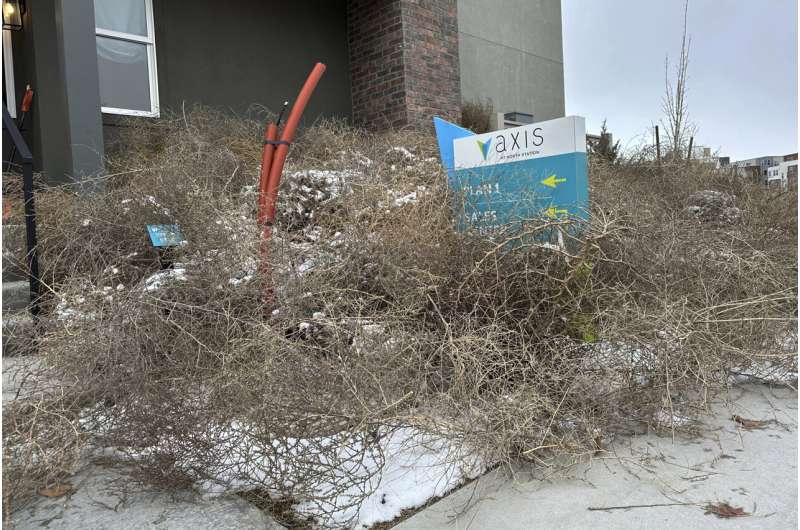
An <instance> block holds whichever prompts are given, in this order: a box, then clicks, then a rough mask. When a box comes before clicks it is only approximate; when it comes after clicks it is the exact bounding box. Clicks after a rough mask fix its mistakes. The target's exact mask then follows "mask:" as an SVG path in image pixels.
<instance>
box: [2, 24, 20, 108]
mask: <svg viewBox="0 0 800 530" xmlns="http://www.w3.org/2000/svg"><path fill="white" fill-rule="evenodd" d="M3 76H4V77H3V83H5V87H6V108H8V115H9V116H11V117H12V118H15V119H16V117H17V92H16V88H15V85H14V52H13V50H12V49H11V30H10V29H4V30H3Z"/></svg>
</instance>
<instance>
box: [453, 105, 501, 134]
mask: <svg viewBox="0 0 800 530" xmlns="http://www.w3.org/2000/svg"><path fill="white" fill-rule="evenodd" d="M492 114H494V105H493V104H492V101H491V100H489V99H486V100H480V99H479V100H475V101H465V102H464V103H463V104H462V105H461V126H462V127H464V128H466V129H469V130H470V131H472V132H474V133H477V134H482V133H487V132H489V131H491V130H492Z"/></svg>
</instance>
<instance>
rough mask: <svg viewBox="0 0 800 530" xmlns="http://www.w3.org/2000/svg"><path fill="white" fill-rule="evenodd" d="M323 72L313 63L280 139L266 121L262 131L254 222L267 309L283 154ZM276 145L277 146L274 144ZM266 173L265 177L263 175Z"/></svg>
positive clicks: (270, 303) (271, 289) (273, 127)
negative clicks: (271, 241)
mask: <svg viewBox="0 0 800 530" xmlns="http://www.w3.org/2000/svg"><path fill="white" fill-rule="evenodd" d="M323 73H325V65H324V64H322V63H317V64H316V65H314V68H313V69H312V70H311V73H310V74H309V75H308V79H306V82H305V83H304V84H303V88H301V89H300V94H298V96H297V99H296V100H295V102H294V105H292V110H291V112H289V117H288V119H287V120H286V125H285V126H284V128H283V132H282V133H281V139H280V140H279V141H276V140H275V136H276V135H277V130H278V128H277V126H276V125H275V124H272V123H270V124H268V125H267V128H266V130H265V131H264V153H263V155H262V157H261V174H260V175H259V186H258V188H259V189H258V191H259V195H258V222H259V224H260V225H261V226H263V239H262V241H261V272H262V274H263V277H264V279H265V281H266V282H267V283H266V285H267V287H266V292H265V293H264V303H265V305H266V308H267V310H269V309H270V307H271V306H272V302H273V300H274V291H273V288H272V284H271V283H270V280H269V276H270V273H271V268H270V265H269V257H270V256H269V239H270V237H272V224H273V223H274V221H275V206H276V203H277V201H278V188H279V186H280V183H281V175H282V174H283V165H284V163H286V156H287V155H288V154H289V145H290V144H291V143H292V140H294V135H295V132H297V126H298V124H299V123H300V117H301V116H302V115H303V111H304V110H305V108H306V105H307V104H308V100H309V99H310V98H311V94H312V93H313V92H314V89H315V88H316V87H317V84H318V83H319V80H320V78H321V77H322V74H323ZM276 147H277V148H276ZM265 177H266V178H265Z"/></svg>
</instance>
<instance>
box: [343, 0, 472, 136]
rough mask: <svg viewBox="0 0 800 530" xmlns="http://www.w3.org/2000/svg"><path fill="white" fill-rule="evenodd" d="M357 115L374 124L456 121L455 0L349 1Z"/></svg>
mask: <svg viewBox="0 0 800 530" xmlns="http://www.w3.org/2000/svg"><path fill="white" fill-rule="evenodd" d="M347 22H348V33H349V45H350V81H351V87H352V97H353V119H354V121H355V123H357V124H359V125H366V126H368V127H371V128H399V127H405V126H412V127H423V128H427V127H430V126H431V121H430V120H431V117H432V116H433V115H434V114H437V115H440V116H443V117H446V118H448V119H451V120H454V121H457V120H458V119H459V117H460V107H461V89H460V79H459V71H458V19H457V11H456V0H348V4H347Z"/></svg>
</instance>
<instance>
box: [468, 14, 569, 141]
mask: <svg viewBox="0 0 800 530" xmlns="http://www.w3.org/2000/svg"><path fill="white" fill-rule="evenodd" d="M458 53H459V60H460V63H461V97H462V99H464V100H465V101H478V100H485V99H490V100H491V102H492V105H493V106H494V110H495V111H496V113H495V116H494V122H493V125H494V126H495V127H497V128H502V124H499V123H497V118H496V114H497V113H499V114H509V113H514V112H516V113H523V114H530V115H533V119H534V121H544V120H550V119H553V118H561V117H563V116H564V53H563V48H562V33H561V2H560V1H559V0H495V1H486V0H458Z"/></svg>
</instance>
